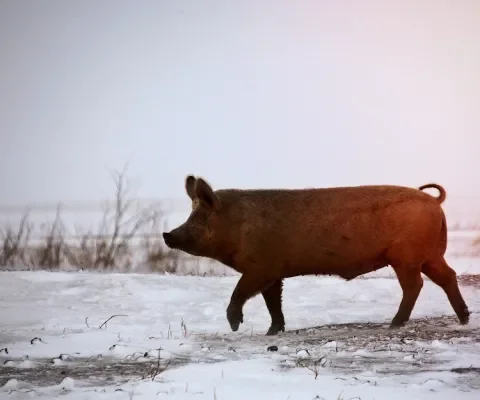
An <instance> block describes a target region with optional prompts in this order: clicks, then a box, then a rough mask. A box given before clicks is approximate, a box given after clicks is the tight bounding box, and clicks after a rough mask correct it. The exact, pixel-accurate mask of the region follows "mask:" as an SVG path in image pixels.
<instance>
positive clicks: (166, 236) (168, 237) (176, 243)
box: [162, 232, 197, 256]
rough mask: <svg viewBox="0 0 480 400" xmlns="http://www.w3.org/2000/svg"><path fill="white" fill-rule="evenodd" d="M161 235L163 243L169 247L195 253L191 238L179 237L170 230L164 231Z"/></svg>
mask: <svg viewBox="0 0 480 400" xmlns="http://www.w3.org/2000/svg"><path fill="white" fill-rule="evenodd" d="M162 236H163V240H164V241H165V244H166V245H167V247H169V248H170V249H173V250H181V251H184V252H186V253H189V254H191V255H194V256H196V255H197V253H196V252H195V251H194V247H195V246H194V245H193V240H192V239H190V238H184V237H179V236H178V235H175V234H173V233H172V232H164V233H163V234H162Z"/></svg>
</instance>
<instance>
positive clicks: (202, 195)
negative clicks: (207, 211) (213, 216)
mask: <svg viewBox="0 0 480 400" xmlns="http://www.w3.org/2000/svg"><path fill="white" fill-rule="evenodd" d="M195 194H196V196H197V197H198V198H199V199H200V200H203V201H204V202H205V204H206V205H207V206H208V207H210V208H213V209H214V210H216V209H218V207H219V206H220V201H219V200H218V197H217V195H216V194H215V193H213V190H212V188H211V187H210V185H209V184H208V183H207V182H205V181H204V180H203V179H202V178H198V179H197V181H196V182H195Z"/></svg>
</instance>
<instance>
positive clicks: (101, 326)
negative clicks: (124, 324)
mask: <svg viewBox="0 0 480 400" xmlns="http://www.w3.org/2000/svg"><path fill="white" fill-rule="evenodd" d="M115 317H128V315H125V314H115V315H112V316H111V317H110V318H109V319H107V320H106V321H105V322H104V323H103V324H102V325H100V327H99V328H98V329H102V328H103V326H105V329H107V322H108V321H110V320H111V319H112V318H115Z"/></svg>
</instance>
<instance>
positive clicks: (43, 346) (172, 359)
mask: <svg viewBox="0 0 480 400" xmlns="http://www.w3.org/2000/svg"><path fill="white" fill-rule="evenodd" d="M451 264H452V266H454V267H455V269H456V270H457V271H458V272H470V273H471V272H478V271H479V268H478V265H479V264H480V261H478V260H462V261H461V262H460V261H458V263H457V262H456V261H452V262H451ZM237 279H238V278H237V277H223V278H220V277H181V276H172V275H170V276H159V275H156V276H155V275H141V274H97V273H50V272H2V273H0V301H1V306H0V349H1V350H0V364H2V365H0V399H28V398H45V399H51V398H56V397H59V398H62V399H68V400H71V399H72V400H73V399H108V400H110V399H162V398H166V399H167V398H173V399H180V400H181V399H217V400H235V399H242V400H244V399H272V400H275V399H281V400H287V399H290V400H302V399H305V400H313V399H325V400H330V399H332V400H337V399H345V400H346V399H353V398H360V399H362V400H365V399H405V398H409V399H433V398H435V399H437V400H438V399H447V398H449V397H451V396H455V398H457V399H478V398H479V395H480V314H479V312H480V289H478V288H476V287H475V286H474V285H462V287H461V290H462V293H463V294H464V297H465V300H466V302H467V304H468V306H469V307H470V310H471V311H472V318H471V322H470V324H469V325H467V326H459V325H458V324H457V321H456V319H455V318H454V316H453V310H452V309H451V307H450V305H449V303H448V300H447V298H446V296H445V294H444V293H443V291H442V290H441V289H440V288H438V287H436V286H435V285H433V284H432V283H431V282H429V281H426V282H425V285H424V288H423V290H422V292H421V294H420V297H419V299H418V301H417V304H416V307H415V308H414V311H413V315H412V320H411V321H410V323H409V324H408V325H407V326H406V327H405V328H402V329H400V330H393V331H392V330H388V329H387V327H388V323H389V322H390V319H391V318H392V317H393V315H394V314H395V312H396V310H397V307H398V305H399V303H400V299H401V290H400V287H399V284H398V282H397V281H396V280H395V279H388V278H384V277H379V278H378V279H356V280H353V281H350V282H345V281H342V280H340V279H335V278H330V277H302V278H293V279H289V280H286V281H285V291H284V313H285V318H286V323H287V327H286V329H287V332H286V333H284V334H281V335H279V336H277V337H266V336H264V334H265V332H266V331H267V329H268V327H269V324H270V318H269V315H268V312H267V310H266V307H265V304H264V302H263V299H262V298H261V296H257V297H255V298H254V299H252V300H250V301H249V302H248V303H247V305H246V306H245V308H244V319H245V323H244V324H243V325H241V328H240V330H239V331H238V332H236V333H233V332H231V331H230V328H229V325H228V323H227V320H226V316H225V309H226V307H227V304H228V301H229V298H230V294H231V292H232V290H233V288H234V286H235V284H236V282H237ZM113 315H118V316H116V317H113V318H112V319H111V320H109V321H108V322H107V323H106V324H104V325H103V326H102V324H103V323H104V322H105V321H106V320H108V319H109V318H110V317H111V316H113ZM100 327H101V328H100ZM269 346H276V348H273V349H272V348H270V349H269ZM158 349H161V350H160V357H158ZM269 350H276V351H269Z"/></svg>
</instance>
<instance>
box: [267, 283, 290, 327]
mask: <svg viewBox="0 0 480 400" xmlns="http://www.w3.org/2000/svg"><path fill="white" fill-rule="evenodd" d="M282 292H283V281H282V280H281V279H279V280H278V281H275V282H274V283H273V284H272V285H271V286H269V287H268V288H267V289H265V290H263V291H262V295H263V298H264V299H265V304H266V305H267V309H268V312H269V313H270V316H271V317H272V325H271V326H270V328H269V329H268V332H267V335H268V336H272V335H276V334H277V333H278V332H285V317H284V316H283V311H282Z"/></svg>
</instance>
